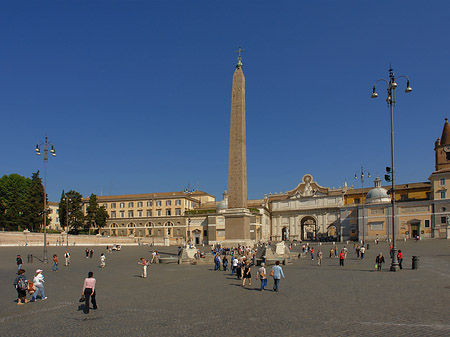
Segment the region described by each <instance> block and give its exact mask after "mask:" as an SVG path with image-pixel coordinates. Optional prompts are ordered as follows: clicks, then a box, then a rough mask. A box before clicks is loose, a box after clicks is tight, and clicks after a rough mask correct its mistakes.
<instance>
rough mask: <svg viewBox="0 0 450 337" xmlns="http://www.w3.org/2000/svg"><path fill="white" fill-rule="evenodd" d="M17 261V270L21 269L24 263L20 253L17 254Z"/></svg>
mask: <svg viewBox="0 0 450 337" xmlns="http://www.w3.org/2000/svg"><path fill="white" fill-rule="evenodd" d="M16 263H17V271H19V270H20V269H22V265H23V260H22V257H21V256H20V255H17V257H16Z"/></svg>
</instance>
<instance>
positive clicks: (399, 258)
mask: <svg viewBox="0 0 450 337" xmlns="http://www.w3.org/2000/svg"><path fill="white" fill-rule="evenodd" d="M397 259H398V266H399V267H400V269H403V266H402V264H403V253H402V251H401V250H399V251H398V253H397Z"/></svg>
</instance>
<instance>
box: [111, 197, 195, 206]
mask: <svg viewBox="0 0 450 337" xmlns="http://www.w3.org/2000/svg"><path fill="white" fill-rule="evenodd" d="M154 202H155V205H156V207H161V206H162V200H156V201H154ZM185 203H186V201H185ZM125 204H126V203H125V202H120V203H119V208H125ZM165 204H166V206H172V200H166V202H165ZM136 205H137V207H143V206H144V202H142V201H138V202H136ZM146 205H147V207H152V206H153V201H147V202H146ZM116 206H117V205H116V203H115V202H112V203H111V208H116ZM175 206H181V200H179V199H177V200H175ZM103 207H105V208H108V204H107V203H104V204H103ZM133 207H134V201H130V202H128V208H133Z"/></svg>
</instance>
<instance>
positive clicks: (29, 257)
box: [27, 254, 33, 263]
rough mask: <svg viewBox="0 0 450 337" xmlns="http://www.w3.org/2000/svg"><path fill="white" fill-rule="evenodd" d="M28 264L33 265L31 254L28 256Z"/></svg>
mask: <svg viewBox="0 0 450 337" xmlns="http://www.w3.org/2000/svg"><path fill="white" fill-rule="evenodd" d="M27 257H28V263H33V254H28V256H27Z"/></svg>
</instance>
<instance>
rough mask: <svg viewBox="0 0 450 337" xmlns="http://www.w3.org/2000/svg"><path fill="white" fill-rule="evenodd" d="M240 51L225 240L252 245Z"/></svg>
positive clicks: (235, 78)
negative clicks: (248, 206)
mask: <svg viewBox="0 0 450 337" xmlns="http://www.w3.org/2000/svg"><path fill="white" fill-rule="evenodd" d="M242 51H243V50H242V49H241V48H239V50H238V52H239V57H238V63H237V65H236V70H235V71H234V75H233V86H232V94H231V118H230V152H229V158H228V210H227V211H226V212H225V241H226V242H227V243H229V244H230V245H231V244H237V243H241V244H249V243H250V217H251V213H250V211H249V210H248V209H247V149H246V139H245V77H244V73H243V71H242V58H241V52H242Z"/></svg>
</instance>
